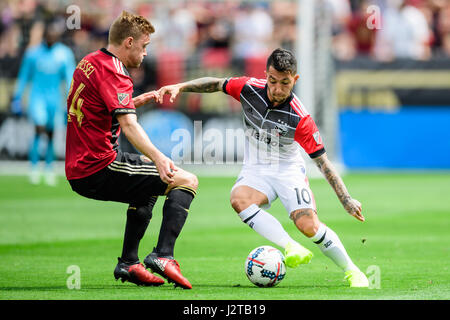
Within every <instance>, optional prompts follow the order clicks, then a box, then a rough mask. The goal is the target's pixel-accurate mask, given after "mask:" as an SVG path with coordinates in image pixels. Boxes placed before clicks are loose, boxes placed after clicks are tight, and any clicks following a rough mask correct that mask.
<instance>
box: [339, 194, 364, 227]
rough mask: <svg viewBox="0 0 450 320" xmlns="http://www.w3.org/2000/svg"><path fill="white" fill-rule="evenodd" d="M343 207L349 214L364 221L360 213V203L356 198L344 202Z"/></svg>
mask: <svg viewBox="0 0 450 320" xmlns="http://www.w3.org/2000/svg"><path fill="white" fill-rule="evenodd" d="M344 208H345V210H347V212H348V213H349V214H350V215H352V216H354V217H355V218H356V219H358V220H359V221H362V222H364V221H365V220H366V219H365V218H364V216H363V215H362V214H361V211H362V207H361V203H360V202H359V201H358V200H356V199H353V198H352V199H350V200H349V201H347V202H346V203H345V205H344Z"/></svg>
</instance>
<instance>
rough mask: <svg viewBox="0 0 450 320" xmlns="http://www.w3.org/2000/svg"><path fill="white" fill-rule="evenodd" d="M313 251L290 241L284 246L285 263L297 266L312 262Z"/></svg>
mask: <svg viewBox="0 0 450 320" xmlns="http://www.w3.org/2000/svg"><path fill="white" fill-rule="evenodd" d="M312 257H313V253H312V252H311V251H309V250H308V249H306V248H305V247H303V246H301V245H299V244H298V243H288V244H287V245H286V248H284V258H285V259H284V263H285V264H286V266H288V267H289V268H296V267H298V266H299V265H301V264H308V263H310V262H311V259H312Z"/></svg>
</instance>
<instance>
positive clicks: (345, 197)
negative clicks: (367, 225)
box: [313, 153, 365, 221]
mask: <svg viewBox="0 0 450 320" xmlns="http://www.w3.org/2000/svg"><path fill="white" fill-rule="evenodd" d="M313 160H314V162H315V163H316V165H317V167H318V168H319V169H320V171H321V172H322V173H323V175H324V176H325V178H326V179H327V181H328V183H329V184H330V185H331V187H332V188H333V190H334V192H335V193H336V195H337V197H338V198H339V201H340V202H341V203H342V205H343V206H344V208H345V210H346V211H347V212H348V213H349V214H351V215H352V216H354V217H355V218H356V219H358V220H359V221H364V220H365V218H364V216H363V215H362V214H361V210H362V209H361V203H360V202H359V201H358V200H356V199H353V198H352V197H351V196H350V194H349V193H348V191H347V188H346V187H345V184H344V181H342V179H341V177H340V176H339V174H338V173H337V171H336V169H335V168H334V166H333V164H332V163H331V161H330V160H329V159H328V157H327V154H326V153H324V154H322V155H321V156H319V157H317V158H314V159H313Z"/></svg>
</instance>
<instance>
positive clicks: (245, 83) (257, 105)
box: [223, 77, 325, 162]
mask: <svg viewBox="0 0 450 320" xmlns="http://www.w3.org/2000/svg"><path fill="white" fill-rule="evenodd" d="M223 91H224V92H225V93H227V94H229V95H231V96H232V97H234V98H235V99H236V100H238V101H240V102H241V104H242V110H243V119H244V125H245V127H246V136H247V138H248V139H249V142H250V143H249V148H246V158H248V156H250V155H249V154H248V153H253V152H258V153H259V154H260V156H262V157H263V158H264V157H265V158H266V159H265V160H275V161H285V162H298V161H301V162H303V159H302V157H301V153H300V149H299V145H300V146H301V147H302V148H303V149H304V150H305V152H306V153H308V154H309V156H310V157H311V158H315V157H318V156H320V155H321V154H323V153H324V152H325V148H324V145H323V142H322V139H321V137H320V133H319V130H318V129H317V126H316V124H315V122H314V120H313V119H312V117H311V115H310V114H309V113H308V111H307V110H306V108H305V107H304V106H303V104H302V103H301V101H300V99H299V98H298V97H297V96H296V95H295V94H294V93H293V92H291V94H290V96H289V98H288V99H286V101H285V102H283V103H282V104H280V105H278V106H276V107H275V106H273V104H272V103H271V101H270V100H269V98H268V96H267V80H266V79H256V78H249V77H237V78H229V79H227V80H226V81H225V83H224V85H223ZM255 147H256V148H257V149H255ZM251 148H253V149H251ZM247 149H248V150H247ZM244 161H245V160H244Z"/></svg>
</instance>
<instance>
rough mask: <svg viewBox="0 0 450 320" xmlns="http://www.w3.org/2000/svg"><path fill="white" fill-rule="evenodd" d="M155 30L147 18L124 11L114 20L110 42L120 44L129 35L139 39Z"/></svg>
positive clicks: (109, 37) (110, 29) (110, 30)
mask: <svg viewBox="0 0 450 320" xmlns="http://www.w3.org/2000/svg"><path fill="white" fill-rule="evenodd" d="M153 32H155V28H154V27H153V25H152V24H151V23H150V22H149V21H148V20H147V19H146V18H144V17H143V16H138V15H136V14H133V13H129V12H127V11H122V14H121V15H120V16H119V17H118V18H117V19H116V20H114V22H113V23H112V25H111V28H109V36H108V42H109V43H110V44H114V45H120V44H121V43H122V41H123V40H125V39H126V38H128V37H133V38H134V39H138V38H139V37H140V36H141V35H143V34H150V33H153Z"/></svg>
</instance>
